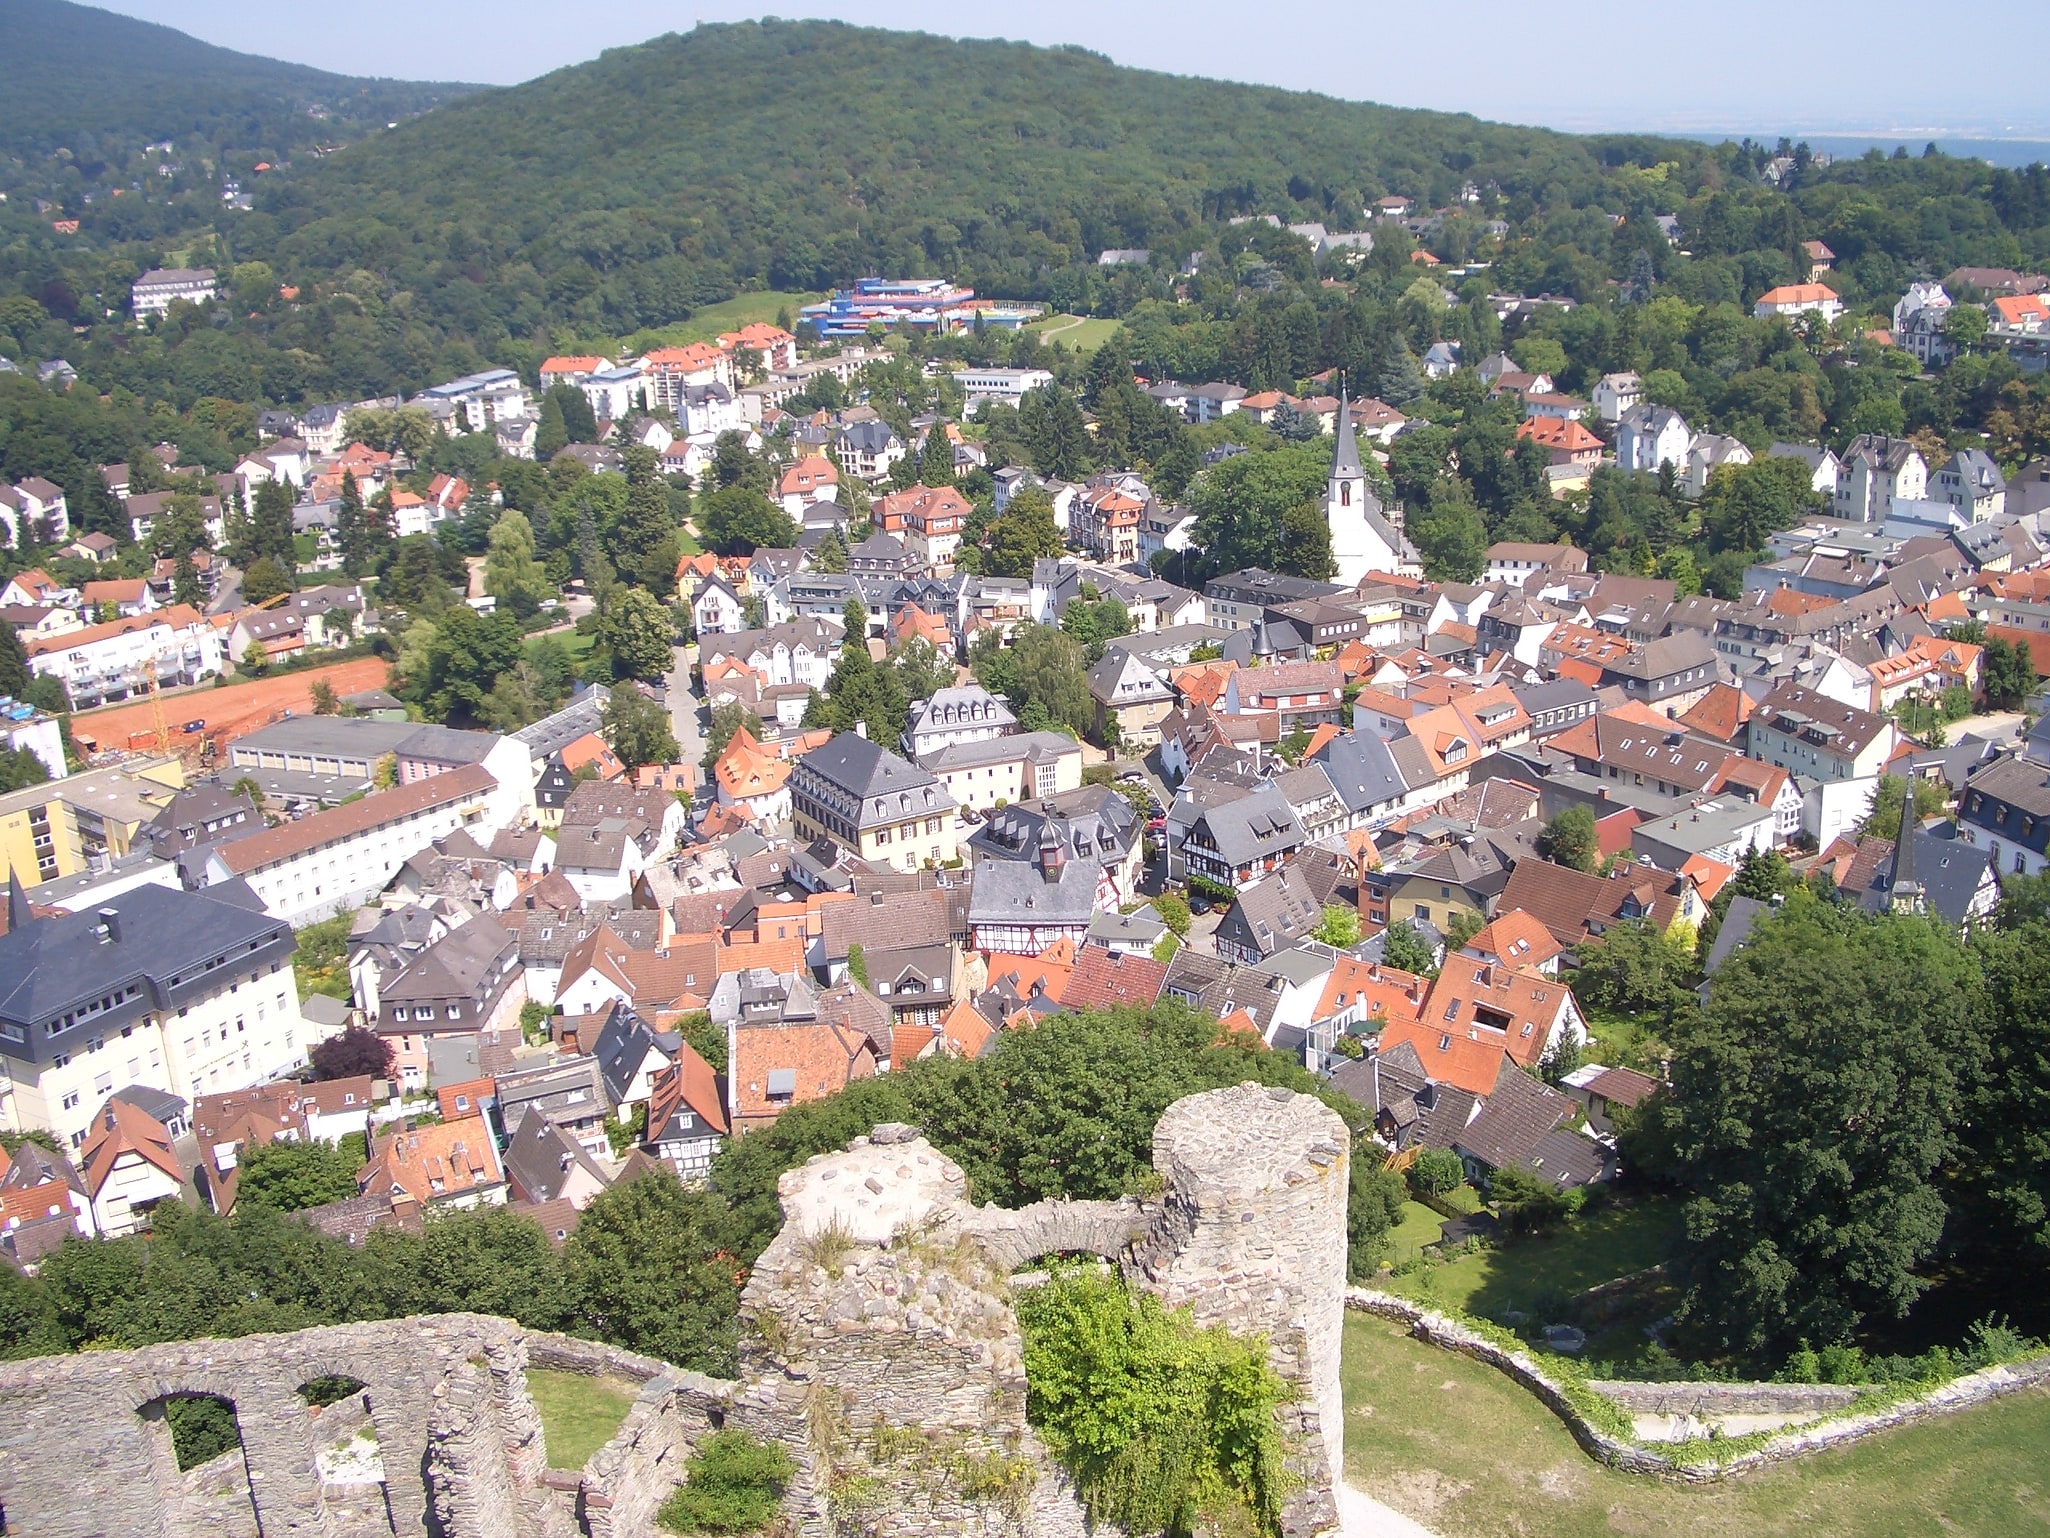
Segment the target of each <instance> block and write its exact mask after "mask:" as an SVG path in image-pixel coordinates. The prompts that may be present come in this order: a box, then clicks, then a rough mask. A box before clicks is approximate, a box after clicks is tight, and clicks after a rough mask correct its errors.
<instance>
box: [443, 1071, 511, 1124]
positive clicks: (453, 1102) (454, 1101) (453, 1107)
mask: <svg viewBox="0 0 2050 1538" xmlns="http://www.w3.org/2000/svg"><path fill="white" fill-rule="evenodd" d="M497 1095H498V1081H497V1080H496V1079H465V1080H463V1082H462V1083H460V1084H442V1085H438V1086H436V1088H435V1091H434V1108H435V1109H436V1110H437V1111H439V1112H441V1119H442V1120H443V1121H460V1120H462V1118H464V1117H465V1116H475V1115H477V1114H478V1112H479V1109H480V1108H481V1107H482V1106H483V1104H484V1102H485V1101H486V1100H489V1099H495V1098H496V1097H497Z"/></svg>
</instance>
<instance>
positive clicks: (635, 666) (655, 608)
mask: <svg viewBox="0 0 2050 1538" xmlns="http://www.w3.org/2000/svg"><path fill="white" fill-rule="evenodd" d="M598 644H599V645H600V646H602V647H604V648H605V652H606V655H607V656H609V657H610V658H611V659H612V676H613V677H614V678H621V679H626V678H646V679H653V678H661V677H663V676H664V675H666V674H667V673H668V672H669V670H670V669H671V668H673V667H675V666H676V623H675V621H674V620H673V619H672V618H671V617H670V614H669V611H668V610H667V609H665V608H664V607H662V605H661V604H660V603H658V602H657V601H656V600H655V599H654V598H652V597H650V596H649V595H648V594H646V593H644V592H641V591H640V590H639V589H637V588H619V589H615V590H614V591H613V593H612V595H611V600H610V602H608V603H607V604H606V605H605V608H604V611H603V612H602V613H601V614H600V615H599V616H598Z"/></svg>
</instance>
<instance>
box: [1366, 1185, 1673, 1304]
mask: <svg viewBox="0 0 2050 1538" xmlns="http://www.w3.org/2000/svg"><path fill="white" fill-rule="evenodd" d="M1678 1221H1679V1215H1678V1213H1677V1211H1676V1210H1675V1209H1674V1208H1673V1207H1672V1206H1671V1205H1670V1204H1667V1203H1663V1202H1656V1201H1637V1202H1630V1203H1627V1204H1625V1203H1617V1204H1614V1205H1609V1206H1602V1207H1598V1208H1596V1209H1595V1210H1594V1211H1592V1212H1589V1213H1586V1214H1584V1215H1582V1216H1580V1217H1577V1218H1575V1219H1573V1220H1572V1221H1571V1222H1569V1223H1567V1224H1566V1225H1565V1226H1563V1227H1561V1228H1559V1229H1557V1230H1556V1231H1554V1232H1552V1233H1549V1234H1542V1235H1539V1236H1538V1237H1536V1238H1531V1239H1511V1240H1508V1241H1507V1242H1505V1243H1503V1244H1501V1245H1499V1246H1497V1247H1496V1248H1493V1249H1485V1250H1482V1251H1480V1252H1479V1253H1478V1254H1474V1255H1461V1256H1458V1257H1457V1258H1455V1259H1452V1260H1448V1261H1447V1262H1446V1263H1445V1264H1443V1265H1440V1266H1429V1265H1427V1266H1425V1267H1423V1268H1422V1269H1419V1270H1415V1271H1411V1272H1409V1273H1407V1274H1406V1275H1403V1276H1397V1277H1391V1278H1389V1279H1388V1281H1387V1287H1388V1290H1389V1291H1390V1292H1393V1293H1397V1294H1399V1295H1401V1296H1403V1297H1406V1298H1415V1299H1417V1300H1418V1301H1419V1302H1423V1303H1429V1304H1431V1305H1433V1306H1435V1307H1440V1308H1453V1309H1458V1310H1459V1311H1460V1312H1462V1313H1467V1314H1474V1315H1477V1316H1479V1317H1481V1318H1484V1319H1492V1318H1497V1317H1499V1316H1500V1315H1501V1313H1502V1312H1503V1310H1505V1309H1511V1308H1514V1309H1521V1310H1522V1311H1524V1312H1525V1313H1528V1312H1530V1311H1531V1309H1532V1308H1534V1307H1535V1306H1536V1305H1537V1304H1538V1303H1539V1302H1540V1301H1550V1300H1553V1299H1555V1298H1556V1299H1565V1298H1570V1297H1572V1296H1574V1295H1575V1294H1576V1293H1582V1292H1585V1291H1587V1289H1588V1288H1590V1287H1596V1286H1599V1285H1601V1284H1602V1283H1603V1282H1610V1281H1614V1280H1615V1279H1616V1278H1617V1277H1619V1276H1629V1275H1632V1274H1633V1273H1635V1272H1638V1271H1642V1270H1644V1269H1645V1268H1646V1267H1648V1266H1653V1265H1656V1264H1658V1262H1659V1259H1660V1257H1661V1256H1662V1254H1663V1253H1664V1249H1665V1245H1666V1241H1667V1240H1668V1238H1669V1237H1670V1236H1671V1234H1672V1232H1673V1228H1674V1225H1675V1224H1677V1223H1678ZM1541 1322H1542V1321H1541Z"/></svg>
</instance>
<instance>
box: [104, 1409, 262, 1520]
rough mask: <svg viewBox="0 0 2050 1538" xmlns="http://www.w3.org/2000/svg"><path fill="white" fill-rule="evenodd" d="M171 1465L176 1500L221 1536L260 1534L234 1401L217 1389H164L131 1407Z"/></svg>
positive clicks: (196, 1518) (247, 1463) (189, 1515)
mask: <svg viewBox="0 0 2050 1538" xmlns="http://www.w3.org/2000/svg"><path fill="white" fill-rule="evenodd" d="M135 1413H136V1414H137V1415H138V1416H140V1417H141V1418H142V1420H143V1423H144V1424H145V1425H147V1426H149V1427H150V1428H151V1431H152V1434H153V1436H155V1437H156V1438H157V1439H158V1440H159V1444H160V1447H161V1449H162V1451H163V1453H164V1454H165V1455H166V1457H165V1461H166V1462H168V1463H169V1464H170V1465H171V1467H172V1468H174V1469H176V1471H177V1474H178V1476H179V1481H180V1483H181V1485H182V1489H181V1490H180V1492H179V1496H178V1499H177V1504H178V1505H179V1506H181V1507H182V1508H183V1513H184V1515H185V1516H186V1518H187V1519H188V1520H192V1521H196V1522H200V1523H205V1524H208V1526H207V1530H208V1531H209V1532H213V1533H218V1534H219V1535H220V1538H263V1527H262V1524H261V1522H260V1520H259V1519H258V1516H257V1512H256V1501H255V1498H254V1496H252V1495H251V1493H250V1488H249V1459H248V1456H247V1454H246V1452H245V1451H244V1448H243V1444H242V1423H241V1421H240V1420H239V1419H237V1417H236V1414H235V1401H234V1400H232V1399H228V1398H226V1397H224V1396H223V1395H220V1394H164V1395H160V1396H159V1397H157V1398H155V1399H152V1400H150V1401H149V1402H148V1403H147V1404H145V1405H143V1406H141V1408H139V1409H138V1410H137V1411H136V1412H135Z"/></svg>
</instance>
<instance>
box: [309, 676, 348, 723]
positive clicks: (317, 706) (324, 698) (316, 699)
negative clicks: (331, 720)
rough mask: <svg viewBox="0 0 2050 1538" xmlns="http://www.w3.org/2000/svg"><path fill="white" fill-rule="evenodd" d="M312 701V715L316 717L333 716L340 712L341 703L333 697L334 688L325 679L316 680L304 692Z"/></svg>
mask: <svg viewBox="0 0 2050 1538" xmlns="http://www.w3.org/2000/svg"><path fill="white" fill-rule="evenodd" d="M306 692H307V694H308V695H310V696H311V697H312V700H313V713H314V714H315V715H317V716H335V715H340V714H341V712H342V702H341V700H340V699H339V698H337V697H336V695H335V686H334V685H333V684H331V683H329V682H328V681H327V680H326V679H325V678H316V679H314V680H313V682H312V684H311V685H309V686H308V688H307V690H306Z"/></svg>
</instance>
